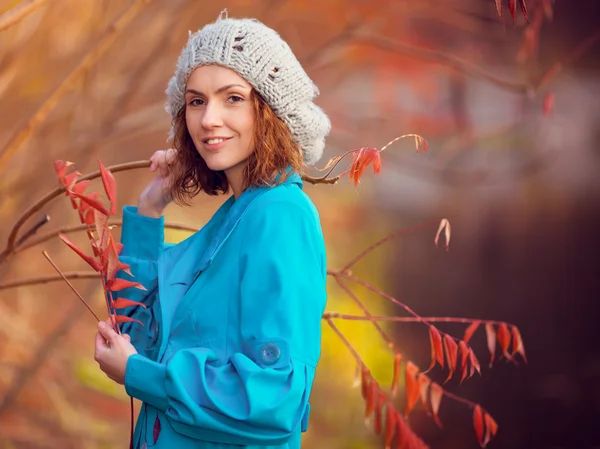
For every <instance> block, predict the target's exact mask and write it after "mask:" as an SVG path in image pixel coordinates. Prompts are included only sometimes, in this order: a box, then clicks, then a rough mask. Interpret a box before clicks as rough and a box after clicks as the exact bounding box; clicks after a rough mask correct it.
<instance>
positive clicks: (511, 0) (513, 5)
mask: <svg viewBox="0 0 600 449" xmlns="http://www.w3.org/2000/svg"><path fill="white" fill-rule="evenodd" d="M508 10H509V11H510V16H511V17H512V22H513V25H514V24H515V16H516V14H517V0H508Z"/></svg>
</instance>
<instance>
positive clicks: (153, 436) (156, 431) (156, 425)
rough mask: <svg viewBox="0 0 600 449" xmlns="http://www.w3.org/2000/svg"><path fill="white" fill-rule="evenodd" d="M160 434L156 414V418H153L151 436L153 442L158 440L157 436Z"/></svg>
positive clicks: (158, 420)
mask: <svg viewBox="0 0 600 449" xmlns="http://www.w3.org/2000/svg"><path fill="white" fill-rule="evenodd" d="M159 435H160V419H158V415H156V419H155V420H154V428H153V429H152V438H153V439H154V444H156V441H158V436H159Z"/></svg>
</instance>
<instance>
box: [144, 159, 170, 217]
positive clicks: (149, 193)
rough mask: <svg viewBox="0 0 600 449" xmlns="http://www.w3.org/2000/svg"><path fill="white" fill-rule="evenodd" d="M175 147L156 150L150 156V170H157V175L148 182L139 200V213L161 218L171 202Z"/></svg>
mask: <svg viewBox="0 0 600 449" xmlns="http://www.w3.org/2000/svg"><path fill="white" fill-rule="evenodd" d="M176 154H177V153H176V151H175V150H174V149H173V148H169V149H168V150H159V151H156V152H155V153H154V154H153V155H152V157H150V162H151V164H150V171H153V172H156V176H155V177H154V179H152V181H150V182H149V183H148V185H147V186H146V188H145V189H144V191H143V192H142V194H141V195H140V199H139V201H138V213H139V214H141V215H146V216H148V217H154V218H159V217H161V216H162V214H163V211H164V210H165V207H167V205H168V204H169V203H170V202H171V199H172V198H171V195H170V193H169V187H170V181H171V179H170V176H169V174H170V169H169V165H171V164H172V163H173V161H174V160H175V156H176Z"/></svg>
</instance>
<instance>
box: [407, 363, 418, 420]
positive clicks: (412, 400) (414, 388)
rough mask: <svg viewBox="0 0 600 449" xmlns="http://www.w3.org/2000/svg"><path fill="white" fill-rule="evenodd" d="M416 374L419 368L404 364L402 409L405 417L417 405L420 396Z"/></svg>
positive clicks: (411, 364) (412, 364)
mask: <svg viewBox="0 0 600 449" xmlns="http://www.w3.org/2000/svg"><path fill="white" fill-rule="evenodd" d="M418 373H419V368H417V366H416V365H415V364H414V363H413V362H411V361H408V362H406V365H405V368H404V385H405V388H406V408H405V409H404V415H405V416H408V415H409V413H410V412H411V410H412V409H413V408H414V406H415V405H416V404H417V401H418V400H419V396H420V394H421V387H420V385H419V380H418V378H417V374H418Z"/></svg>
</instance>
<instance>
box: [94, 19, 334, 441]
mask: <svg viewBox="0 0 600 449" xmlns="http://www.w3.org/2000/svg"><path fill="white" fill-rule="evenodd" d="M167 94H168V111H169V112H170V114H171V116H172V119H173V129H172V136H173V138H174V149H170V150H166V151H157V152H156V153H154V155H153V156H152V158H151V161H152V164H151V167H150V170H152V171H155V172H156V176H155V178H154V179H153V180H152V181H151V182H150V183H149V185H148V186H147V187H146V189H145V190H144V191H143V193H142V194H141V196H140V199H139V202H138V206H137V207H132V206H126V207H125V208H124V212H123V229H122V237H121V240H122V243H123V244H124V249H123V252H122V254H121V256H120V258H121V260H122V262H124V263H127V264H129V265H130V266H131V271H132V273H133V275H134V276H135V280H136V281H138V282H141V283H142V284H143V285H144V286H145V287H146V289H147V291H143V290H139V289H129V290H128V291H125V292H124V295H123V296H124V297H127V298H129V299H133V300H137V301H141V302H142V303H143V304H144V305H145V306H146V307H145V308H143V307H131V308H128V309H123V313H124V314H125V315H127V316H129V317H131V318H135V319H136V320H139V321H141V322H142V323H143V326H141V325H139V324H137V323H124V324H123V325H122V330H123V335H118V334H117V333H115V332H114V331H113V330H112V328H111V326H110V324H107V323H100V325H99V332H98V334H97V336H96V348H95V359H96V361H97V362H98V363H99V365H100V367H101V369H102V370H103V371H104V372H105V373H106V374H107V375H108V376H109V377H110V378H111V379H113V380H114V381H115V382H118V383H121V384H124V385H125V389H126V391H127V393H128V394H129V395H130V396H132V397H134V398H137V399H139V400H141V401H142V403H143V404H142V408H141V411H140V414H139V417H138V421H137V425H136V430H135V437H134V443H135V445H134V447H136V448H146V447H155V448H157V449H162V448H178V449H186V448H228V447H238V448H239V447H245V448H282V449H283V448H286V449H295V448H299V447H300V440H301V432H303V431H305V430H306V428H307V424H308V416H309V410H310V404H309V402H308V400H309V396H310V393H311V387H312V384H313V379H314V376H315V369H316V366H317V362H318V360H319V356H320V340H321V316H322V313H323V311H324V308H325V302H326V291H325V283H326V261H325V247H324V243H323V236H322V233H321V227H320V223H319V217H318V214H317V211H316V209H315V207H314V205H313V204H312V202H311V201H310V199H309V198H308V197H307V196H306V194H304V193H303V191H302V180H301V174H302V173H303V170H304V167H305V165H307V164H312V163H314V162H316V161H317V160H318V159H319V158H320V157H321V154H322V152H323V147H324V144H325V143H324V142H325V137H326V136H327V134H328V133H329V129H330V123H329V120H328V118H327V116H326V115H325V114H324V113H323V112H322V111H321V109H320V108H318V107H317V106H316V105H315V104H314V103H313V99H314V97H315V96H316V95H317V94H318V91H317V89H316V87H315V86H314V85H313V83H312V82H311V80H310V79H309V78H308V76H307V75H306V73H305V72H304V70H303V69H302V67H301V65H300V63H299V62H298V60H297V59H296V58H295V56H294V55H293V53H292V51H291V49H290V48H289V46H288V45H287V44H286V43H285V42H284V41H283V40H282V39H281V38H280V37H279V35H278V34H277V33H276V32H275V31H273V30H271V29H270V28H267V27H266V26H264V25H263V24H261V23H259V22H258V21H256V20H253V19H230V18H227V17H226V16H221V17H220V18H219V19H218V20H217V21H216V22H215V23H212V24H209V25H207V26H205V27H204V28H202V29H201V30H199V31H198V32H196V33H194V34H191V35H190V38H189V41H188V43H187V45H186V47H185V48H184V49H183V51H182V53H181V56H180V58H179V61H178V65H177V70H176V73H175V75H174V77H173V78H172V79H171V81H170V83H169V87H168V90H167ZM200 192H204V193H207V194H209V195H216V194H226V193H229V192H231V196H230V197H229V199H227V200H226V201H225V203H224V204H223V205H222V206H221V207H220V208H219V210H218V211H217V212H216V213H215V214H214V216H213V217H212V218H211V220H210V221H209V222H208V223H207V224H206V225H205V226H204V227H203V228H202V229H201V230H200V231H199V232H197V233H195V234H194V235H192V236H191V237H190V238H188V239H186V240H185V241H183V242H181V243H179V244H177V245H174V246H172V245H171V246H169V245H165V244H164V243H163V232H164V226H163V225H164V217H163V210H164V209H165V207H166V206H167V204H169V202H170V201H172V200H174V201H176V202H178V203H180V204H185V203H186V202H188V201H189V200H190V199H191V198H192V197H194V196H195V195H197V194H198V193H200Z"/></svg>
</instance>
